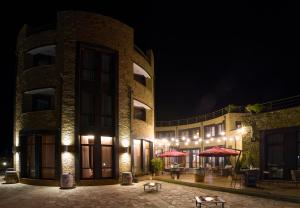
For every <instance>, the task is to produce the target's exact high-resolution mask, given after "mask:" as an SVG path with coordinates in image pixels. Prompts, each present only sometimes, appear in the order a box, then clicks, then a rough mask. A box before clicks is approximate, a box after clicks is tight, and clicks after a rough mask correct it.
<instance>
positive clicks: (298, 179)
mask: <svg viewBox="0 0 300 208" xmlns="http://www.w3.org/2000/svg"><path fill="white" fill-rule="evenodd" d="M291 178H292V180H293V182H295V183H296V187H298V183H300V170H291Z"/></svg>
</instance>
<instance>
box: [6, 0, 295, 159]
mask: <svg viewBox="0 0 300 208" xmlns="http://www.w3.org/2000/svg"><path fill="white" fill-rule="evenodd" d="M60 2H62V1H60ZM65 2H67V3H68V4H69V5H62V4H61V3H58V2H56V1H36V2H34V3H32V1H15V2H14V1H10V3H9V5H5V6H4V5H3V6H2V7H1V8H2V10H1V12H0V13H1V14H0V15H1V62H0V67H1V70H2V75H1V82H0V83H1V89H2V99H1V102H0V105H1V106H0V155H1V154H4V153H5V150H7V151H9V152H10V151H11V150H10V149H9V147H11V142H10V141H12V128H13V127H12V126H13V125H12V124H13V102H14V99H13V97H14V90H15V89H14V86H15V84H14V83H15V64H16V60H15V55H14V54H15V44H16V36H17V32H18V30H19V29H20V27H21V26H22V24H24V23H29V24H34V25H39V24H41V23H44V22H50V21H51V20H52V21H53V18H54V17H55V15H56V11H57V10H63V9H81V10H86V11H94V12H98V13H101V14H104V15H107V16H111V17H113V18H116V19H119V20H120V21H122V22H124V23H126V24H128V25H130V26H132V27H133V28H134V29H135V41H136V44H137V45H138V46H139V47H140V48H142V49H146V48H152V49H153V50H154V54H155V75H156V77H155V82H156V86H155V88H156V91H155V93H156V94H155V98H156V100H155V102H156V118H157V120H170V119H178V118H185V117H189V116H193V115H196V114H201V113H205V112H210V111H213V110H216V109H219V108H222V107H224V106H225V105H228V104H238V105H246V104H249V103H256V102H265V101H269V100H273V99H278V98H284V97H288V96H293V95H298V94H300V85H299V81H298V80H299V75H298V69H299V65H300V64H299V55H300V53H299V50H300V41H299V39H300V32H299V19H300V13H299V11H298V7H297V6H296V5H293V4H291V3H290V2H289V1H281V2H280V4H277V3H274V2H272V3H264V4H262V3H259V4H254V3H251V2H253V1H249V2H247V1H242V3H241V2H240V1H238V2H239V3H236V2H235V3H228V2H229V1H226V2H225V3H224V2H223V3H218V2H216V1H210V2H211V4H208V3H205V4H204V3H200V4H199V1H179V2H178V3H176V2H175V1H172V2H171V1H170V3H169V4H165V5H162V3H161V2H162V1H158V2H155V1H138V3H136V2H134V3H131V4H126V3H128V2H129V1H126V3H124V2H125V1H120V2H123V3H122V4H120V2H113V1H100V0H99V1H81V2H80V1H65ZM72 2H73V4H72V5H71V6H70V4H71V3H72ZM82 2H83V3H82ZM103 2H109V3H103ZM130 2H131V1H130ZM191 2H194V3H191ZM200 2H202V1H200ZM260 2H261V1H260Z"/></svg>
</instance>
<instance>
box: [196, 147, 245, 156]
mask: <svg viewBox="0 0 300 208" xmlns="http://www.w3.org/2000/svg"><path fill="white" fill-rule="evenodd" d="M239 154H240V152H239V151H237V150H233V149H228V148H224V147H212V148H210V149H207V150H204V151H203V152H200V153H199V155H200V156H203V157H225V156H237V155H239Z"/></svg>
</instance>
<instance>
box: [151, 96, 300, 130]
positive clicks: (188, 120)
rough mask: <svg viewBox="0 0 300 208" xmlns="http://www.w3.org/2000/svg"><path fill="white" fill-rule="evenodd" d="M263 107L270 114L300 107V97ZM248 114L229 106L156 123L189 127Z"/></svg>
mask: <svg viewBox="0 0 300 208" xmlns="http://www.w3.org/2000/svg"><path fill="white" fill-rule="evenodd" d="M262 105H263V110H262V112H270V111H275V110H279V109H284V108H290V107H296V106H300V95H296V96H293V97H288V98H284V99H279V100H273V101H269V102H265V103H262ZM246 112H247V111H246V109H245V106H235V105H228V106H227V107H225V108H222V109H219V110H217V111H214V112H211V113H206V114H203V115H198V116H195V117H191V118H186V119H179V120H171V121H156V127H167V126H180V125H187V124H193V123H198V122H202V121H207V120H210V119H214V118H217V117H220V116H222V115H225V114H227V113H246Z"/></svg>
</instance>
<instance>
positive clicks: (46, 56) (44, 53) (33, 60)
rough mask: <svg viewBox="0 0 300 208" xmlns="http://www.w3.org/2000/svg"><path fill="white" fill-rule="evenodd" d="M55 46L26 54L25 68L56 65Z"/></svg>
mask: <svg viewBox="0 0 300 208" xmlns="http://www.w3.org/2000/svg"><path fill="white" fill-rule="evenodd" d="M55 56H56V52H55V45H47V46H42V47H38V48H34V49H31V50H30V51H28V52H26V54H25V60H24V62H25V63H24V68H25V69H27V68H31V67H35V66H42V65H52V64H55Z"/></svg>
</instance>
